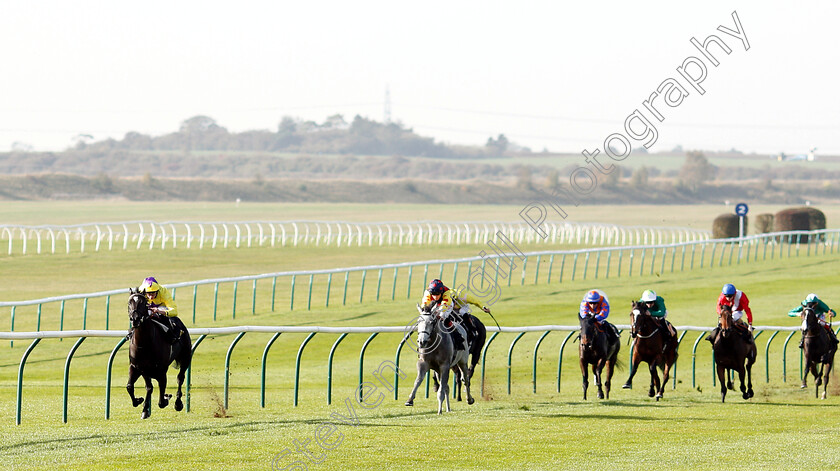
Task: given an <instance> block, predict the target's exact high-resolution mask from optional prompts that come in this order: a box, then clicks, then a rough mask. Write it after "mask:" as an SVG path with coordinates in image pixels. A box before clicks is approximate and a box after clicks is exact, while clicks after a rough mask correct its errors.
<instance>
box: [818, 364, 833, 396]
mask: <svg viewBox="0 0 840 471" xmlns="http://www.w3.org/2000/svg"><path fill="white" fill-rule="evenodd" d="M824 366H825V376H823V393H822V397H820V399H825V398H826V394H827V393H828V376H829V374H830V373H831V363H826V364H825V365H824Z"/></svg>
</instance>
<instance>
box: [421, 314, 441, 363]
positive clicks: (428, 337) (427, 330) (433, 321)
mask: <svg viewBox="0 0 840 471" xmlns="http://www.w3.org/2000/svg"><path fill="white" fill-rule="evenodd" d="M438 322H439V319H438V316H437V315H435V314H422V315H420V321H419V322H418V323H417V346H418V347H420V350H419V351H420V352H421V353H429V352H431V351H432V350H434V349H435V347H437V344H438V343H440V336H439V335H436V333H435V329H436V328H437V325H438Z"/></svg>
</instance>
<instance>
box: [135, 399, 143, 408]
mask: <svg viewBox="0 0 840 471" xmlns="http://www.w3.org/2000/svg"><path fill="white" fill-rule="evenodd" d="M142 403H143V398H142V397H135V398H134V407H137V406H139V405H140V404H142Z"/></svg>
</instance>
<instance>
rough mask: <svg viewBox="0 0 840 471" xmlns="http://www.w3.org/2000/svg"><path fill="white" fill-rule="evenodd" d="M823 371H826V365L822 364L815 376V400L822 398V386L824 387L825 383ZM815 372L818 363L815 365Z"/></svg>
mask: <svg viewBox="0 0 840 471" xmlns="http://www.w3.org/2000/svg"><path fill="white" fill-rule="evenodd" d="M823 369H825V364H824V363H820V369H819V371H817V372H816V374H815V375H814V384H815V385H816V391H814V398H815V399H819V397H820V385H822V383H823V378H822V374H823ZM814 370H816V363H815V364H814Z"/></svg>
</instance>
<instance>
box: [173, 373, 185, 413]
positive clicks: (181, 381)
mask: <svg viewBox="0 0 840 471" xmlns="http://www.w3.org/2000/svg"><path fill="white" fill-rule="evenodd" d="M186 371H187V368H186V367H182V368H181V370H180V371H178V393H177V394H176V395H175V410H176V411H181V410H182V409H183V408H184V402H183V401H181V397H182V396H183V395H184V393H182V392H181V386H182V385H183V384H184V375H185V374H186Z"/></svg>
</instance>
